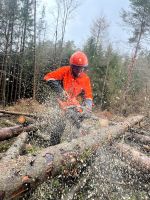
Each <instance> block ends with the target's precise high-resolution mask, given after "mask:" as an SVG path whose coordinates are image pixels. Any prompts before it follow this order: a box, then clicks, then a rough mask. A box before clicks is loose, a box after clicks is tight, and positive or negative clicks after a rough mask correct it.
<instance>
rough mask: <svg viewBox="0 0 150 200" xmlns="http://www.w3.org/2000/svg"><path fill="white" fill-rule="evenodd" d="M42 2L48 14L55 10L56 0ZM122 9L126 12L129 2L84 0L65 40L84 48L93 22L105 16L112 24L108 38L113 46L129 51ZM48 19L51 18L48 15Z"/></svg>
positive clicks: (120, 0) (43, 0)
mask: <svg viewBox="0 0 150 200" xmlns="http://www.w3.org/2000/svg"><path fill="white" fill-rule="evenodd" d="M41 2H44V3H45V5H46V12H47V13H49V12H50V10H52V9H53V8H54V2H55V0H41ZM122 8H123V9H125V10H127V9H128V8H129V0H82V3H81V5H80V6H79V7H78V8H77V10H76V12H75V14H74V15H73V18H72V19H71V20H70V21H69V24H68V26H67V30H66V35H65V39H66V40H73V41H75V44H76V45H77V47H80V46H82V45H83V44H84V42H85V41H86V40H87V38H88V36H89V35H90V27H91V25H92V22H93V20H94V19H96V18H98V17H99V16H102V15H103V16H105V18H106V19H107V21H108V22H109V24H110V27H109V29H108V34H109V35H108V38H109V40H110V41H111V42H112V43H113V46H114V47H115V48H117V49H120V50H121V51H122V50H123V49H125V48H126V49H127V48H128V46H127V38H128V34H127V31H125V30H123V27H122V20H121V17H120V12H121V9H122ZM47 17H48V18H50V16H48V15H47ZM49 21H51V20H50V19H49ZM48 26H50V24H48Z"/></svg>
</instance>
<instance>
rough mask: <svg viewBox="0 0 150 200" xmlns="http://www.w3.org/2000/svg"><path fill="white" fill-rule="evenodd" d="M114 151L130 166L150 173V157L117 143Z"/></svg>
mask: <svg viewBox="0 0 150 200" xmlns="http://www.w3.org/2000/svg"><path fill="white" fill-rule="evenodd" d="M113 149H115V151H116V152H117V153H119V155H120V157H121V158H122V159H125V160H126V162H127V163H128V164H129V165H130V166H132V167H134V168H135V169H137V170H141V171H143V172H145V173H149V172H150V157H148V156H146V155H145V154H143V153H141V152H139V151H138V150H136V149H135V148H133V147H131V146H129V145H127V144H123V143H115V144H114V146H113Z"/></svg>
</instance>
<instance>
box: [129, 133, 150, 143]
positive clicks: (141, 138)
mask: <svg viewBox="0 0 150 200" xmlns="http://www.w3.org/2000/svg"><path fill="white" fill-rule="evenodd" d="M125 136H126V137H127V138H128V139H131V140H133V141H135V142H140V143H142V144H150V136H147V135H141V134H138V133H127V134H126V135H125Z"/></svg>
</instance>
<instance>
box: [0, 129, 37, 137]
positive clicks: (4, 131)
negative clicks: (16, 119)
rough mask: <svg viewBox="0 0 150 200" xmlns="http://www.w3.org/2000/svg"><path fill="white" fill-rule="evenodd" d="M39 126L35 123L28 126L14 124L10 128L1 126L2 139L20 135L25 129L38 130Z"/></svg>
mask: <svg viewBox="0 0 150 200" xmlns="http://www.w3.org/2000/svg"><path fill="white" fill-rule="evenodd" d="M36 129H37V128H36V127H35V125H29V126H26V127H23V126H12V127H8V128H1V129H0V141H3V140H7V139H9V138H12V137H15V136H17V135H19V134H20V133H21V132H23V131H27V132H28V131H32V130H36Z"/></svg>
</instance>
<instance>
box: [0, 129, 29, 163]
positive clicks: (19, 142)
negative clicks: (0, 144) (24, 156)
mask: <svg viewBox="0 0 150 200" xmlns="http://www.w3.org/2000/svg"><path fill="white" fill-rule="evenodd" d="M27 137H28V133H27V132H23V133H21V134H20V135H19V136H18V137H17V139H16V141H15V142H14V143H13V144H12V146H11V147H10V148H9V149H8V150H7V151H6V152H5V156H4V157H3V158H2V159H1V162H3V161H5V160H9V159H14V158H17V157H18V156H19V155H20V153H21V152H22V149H23V147H24V145H25V142H26V140H27Z"/></svg>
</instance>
